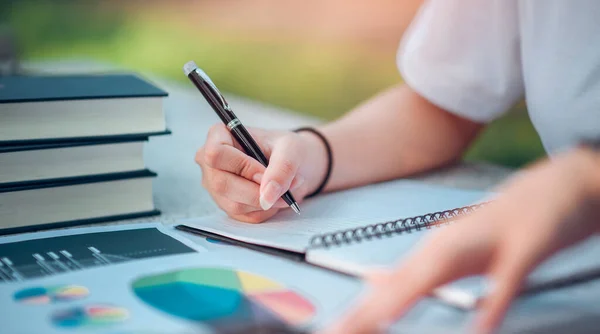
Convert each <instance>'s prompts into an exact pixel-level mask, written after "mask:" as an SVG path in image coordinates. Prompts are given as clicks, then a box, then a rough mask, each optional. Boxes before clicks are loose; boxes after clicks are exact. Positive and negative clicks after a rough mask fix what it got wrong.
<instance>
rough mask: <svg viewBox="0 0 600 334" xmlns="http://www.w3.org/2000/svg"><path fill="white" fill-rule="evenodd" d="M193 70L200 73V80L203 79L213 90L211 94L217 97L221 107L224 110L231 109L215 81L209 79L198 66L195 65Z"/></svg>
mask: <svg viewBox="0 0 600 334" xmlns="http://www.w3.org/2000/svg"><path fill="white" fill-rule="evenodd" d="M195 71H196V73H198V75H200V77H201V78H202V80H204V81H206V82H207V83H208V85H209V86H210V88H211V89H212V90H213V94H214V95H215V96H216V97H217V99H219V100H220V101H221V105H222V106H223V108H224V109H225V110H229V111H231V108H230V107H229V103H227V101H225V97H223V94H221V92H220V91H219V89H218V88H217V86H216V85H215V83H214V82H212V80H210V77H209V76H208V75H207V74H206V73H204V71H203V70H202V69H201V68H199V67H196V69H195Z"/></svg>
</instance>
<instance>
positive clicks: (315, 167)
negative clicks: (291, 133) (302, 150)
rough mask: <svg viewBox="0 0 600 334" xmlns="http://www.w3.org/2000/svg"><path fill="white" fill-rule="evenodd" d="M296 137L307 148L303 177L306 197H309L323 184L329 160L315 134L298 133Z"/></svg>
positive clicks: (319, 139) (324, 148)
mask: <svg viewBox="0 0 600 334" xmlns="http://www.w3.org/2000/svg"><path fill="white" fill-rule="evenodd" d="M298 136H300V138H301V140H302V141H303V142H304V145H305V147H306V148H307V157H306V162H307V163H306V164H305V170H304V171H303V175H304V177H305V181H304V182H305V185H306V195H310V194H312V193H314V192H315V191H316V190H317V188H318V187H319V186H320V185H321V184H322V183H323V180H324V179H325V176H326V174H327V167H328V164H329V158H328V156H327V149H326V147H325V144H324V143H323V141H322V140H321V138H319V137H318V136H317V135H316V134H314V133H312V132H309V131H300V132H298ZM325 189H327V188H325Z"/></svg>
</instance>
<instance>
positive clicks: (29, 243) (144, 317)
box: [0, 224, 361, 334]
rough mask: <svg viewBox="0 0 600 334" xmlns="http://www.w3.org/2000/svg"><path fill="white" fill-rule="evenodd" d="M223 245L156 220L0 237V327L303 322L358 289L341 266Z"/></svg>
mask: <svg viewBox="0 0 600 334" xmlns="http://www.w3.org/2000/svg"><path fill="white" fill-rule="evenodd" d="M223 249H225V250H224V251H211V252H208V251H206V250H205V249H202V248H201V247H199V246H198V245H196V244H195V243H193V242H190V241H188V240H187V239H185V238H183V237H182V236H180V234H179V233H177V232H176V231H174V230H173V229H171V228H168V227H163V226H162V225H160V224H135V225H126V226H118V227H95V228H79V229H70V230H60V231H52V232H44V233H33V234H28V235H24V236H11V237H5V238H0V261H1V263H2V265H1V266H0V272H1V274H0V276H1V277H2V279H1V280H0V309H2V312H1V313H2V314H1V315H0V320H1V321H2V327H1V332H2V333H11V334H31V333H49V334H59V333H61V334H64V333H79V332H85V333H88V332H90V333H92V332H93V333H111V334H112V333H177V334H184V333H185V334H187V333H190V334H191V333H194V334H198V333H231V332H257V331H260V330H263V331H264V330H267V329H275V330H277V329H290V328H293V329H308V330H310V329H313V328H319V327H320V326H323V324H325V323H326V322H327V321H330V320H331V319H333V318H334V317H337V316H339V315H340V314H341V312H343V311H344V310H345V308H346V307H347V305H350V304H351V303H350V302H351V301H352V299H353V298H354V296H356V295H357V293H358V292H359V291H360V289H361V284H360V283H359V282H358V281H356V280H354V279H351V278H348V277H345V276H342V275H337V274H333V273H330V272H327V271H323V270H318V269H315V268H312V267H310V266H307V265H304V264H298V263H294V262H292V261H288V260H284V259H279V258H276V257H273V256H268V255H264V254H260V253H256V252H252V251H248V250H245V249H240V248H237V247H226V246H224V247H223ZM332 286H335V289H331V287H332Z"/></svg>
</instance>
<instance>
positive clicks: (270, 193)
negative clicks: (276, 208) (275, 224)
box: [260, 180, 281, 211]
mask: <svg viewBox="0 0 600 334" xmlns="http://www.w3.org/2000/svg"><path fill="white" fill-rule="evenodd" d="M280 196H281V186H280V185H279V183H277V182H275V181H274V180H271V181H269V183H268V184H267V186H266V187H265V191H263V192H262V193H261V194H260V207H261V208H262V209H263V210H265V211H266V210H269V209H270V208H271V207H272V206H273V204H274V203H275V201H277V199H278V198H279V197H280Z"/></svg>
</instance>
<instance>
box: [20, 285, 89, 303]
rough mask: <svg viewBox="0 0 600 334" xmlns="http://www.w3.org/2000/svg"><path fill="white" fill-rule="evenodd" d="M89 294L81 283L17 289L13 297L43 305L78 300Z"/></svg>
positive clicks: (22, 301) (21, 301)
mask: <svg viewBox="0 0 600 334" xmlns="http://www.w3.org/2000/svg"><path fill="white" fill-rule="evenodd" d="M89 294H90V292H89V290H88V289H87V288H86V287H83V286H79V285H61V286H38V287H32V288H28V289H24V290H20V291H17V292H16V293H15V295H14V297H13V298H14V300H15V302H17V303H21V304H29V305H43V304H50V303H58V302H69V301H73V300H78V299H82V298H85V297H87V296H88V295H89Z"/></svg>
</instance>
